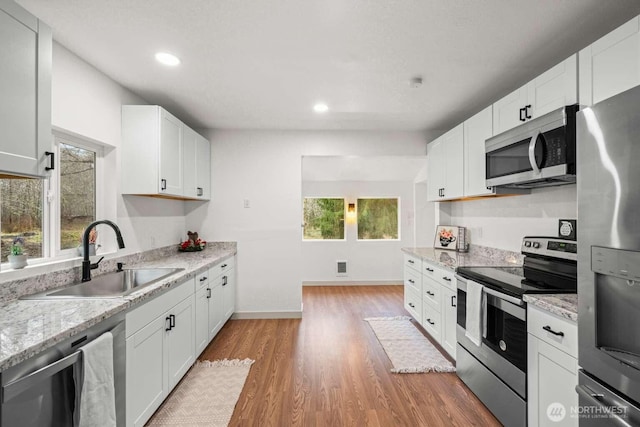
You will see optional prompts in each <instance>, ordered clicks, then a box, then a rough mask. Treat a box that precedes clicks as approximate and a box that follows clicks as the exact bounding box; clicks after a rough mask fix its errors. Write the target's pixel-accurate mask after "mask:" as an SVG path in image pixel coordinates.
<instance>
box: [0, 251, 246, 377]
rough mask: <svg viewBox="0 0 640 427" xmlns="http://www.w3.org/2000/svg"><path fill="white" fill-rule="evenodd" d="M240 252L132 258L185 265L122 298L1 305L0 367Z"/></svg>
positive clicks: (153, 263) (149, 264)
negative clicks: (178, 270) (181, 269)
mask: <svg viewBox="0 0 640 427" xmlns="http://www.w3.org/2000/svg"><path fill="white" fill-rule="evenodd" d="M235 254H236V249H235V248H228V247H217V246H213V247H211V248H210V247H207V249H205V250H204V251H202V252H193V253H174V254H171V255H169V256H166V257H164V258H161V259H156V260H153V261H146V262H144V261H139V262H136V263H128V264H127V268H131V267H178V268H184V270H183V271H180V272H177V273H175V274H172V275H171V276H168V277H166V278H165V279H163V280H160V281H158V282H157V283H154V284H153V285H150V286H147V287H145V288H142V289H140V290H139V291H136V292H133V293H131V294H129V295H127V296H124V297H120V298H110V299H69V300H44V301H37V300H13V301H9V302H6V303H4V304H2V305H0V371H2V370H5V369H7V368H8V367H10V366H13V365H16V364H18V363H20V362H22V361H24V360H27V359H28V358H30V357H32V356H34V355H36V354H37V353H40V352H42V351H44V350H45V349H47V348H49V347H51V346H53V345H54V344H56V343H58V342H60V341H63V340H64V339H66V338H69V337H72V336H74V335H76V334H78V333H80V332H81V331H83V330H85V329H87V328H89V327H91V326H93V325H95V324H97V323H99V322H100V321H102V320H104V319H106V318H108V317H110V316H113V315H114V314H116V313H119V312H122V311H124V310H127V309H130V308H131V307H134V306H136V305H138V304H141V303H143V302H144V301H146V300H148V299H150V298H153V297H155V296H157V295H159V294H160V293H162V292H164V291H166V290H167V289H169V288H171V287H173V286H176V285H178V284H179V283H182V282H184V281H185V280H187V279H189V278H191V277H195V276H196V275H197V274H199V273H201V272H203V271H205V270H206V269H208V268H209V267H211V266H213V265H215V264H218V263H220V262H222V261H224V260H225V259H227V258H230V257H231V256H233V255H235Z"/></svg>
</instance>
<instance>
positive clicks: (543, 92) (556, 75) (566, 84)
mask: <svg viewBox="0 0 640 427" xmlns="http://www.w3.org/2000/svg"><path fill="white" fill-rule="evenodd" d="M527 86H528V91H529V93H528V105H529V104H530V105H531V114H530V116H531V117H532V118H535V117H540V116H543V115H545V114H547V113H550V112H552V111H554V110H557V109H558V108H562V107H564V106H566V105H573V104H575V103H577V102H578V55H577V54H574V55H571V56H570V57H569V58H567V59H565V60H564V61H562V62H561V63H559V64H558V65H556V66H555V67H553V68H551V69H549V70H547V71H545V72H544V73H542V74H541V75H539V76H538V77H536V78H535V79H533V81H531V82H530V83H529V84H528V85H527Z"/></svg>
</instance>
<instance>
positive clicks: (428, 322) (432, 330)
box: [422, 304, 442, 343]
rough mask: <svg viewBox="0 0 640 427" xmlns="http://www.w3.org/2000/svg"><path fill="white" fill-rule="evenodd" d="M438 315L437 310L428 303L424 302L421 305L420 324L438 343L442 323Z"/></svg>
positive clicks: (440, 338) (440, 336)
mask: <svg viewBox="0 0 640 427" xmlns="http://www.w3.org/2000/svg"><path fill="white" fill-rule="evenodd" d="M440 317H441V316H440V312H439V311H436V310H435V309H434V308H433V307H432V306H430V305H429V304H424V306H423V307H422V319H423V321H422V326H423V327H424V329H425V330H426V331H427V332H428V333H429V335H431V337H432V338H433V339H434V340H436V341H437V342H438V343H440V342H441V340H442V323H440V322H441V319H440Z"/></svg>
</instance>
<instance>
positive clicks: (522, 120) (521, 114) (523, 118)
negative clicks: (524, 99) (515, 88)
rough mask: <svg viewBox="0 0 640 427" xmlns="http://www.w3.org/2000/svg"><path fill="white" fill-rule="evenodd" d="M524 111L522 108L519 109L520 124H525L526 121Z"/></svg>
mask: <svg viewBox="0 0 640 427" xmlns="http://www.w3.org/2000/svg"><path fill="white" fill-rule="evenodd" d="M525 114H526V111H525V109H524V108H521V109H520V121H521V122H526V121H527V117H526V115H525Z"/></svg>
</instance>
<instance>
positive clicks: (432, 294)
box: [427, 291, 436, 297]
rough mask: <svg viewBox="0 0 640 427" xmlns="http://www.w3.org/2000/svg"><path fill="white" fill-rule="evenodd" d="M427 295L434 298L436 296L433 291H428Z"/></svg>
mask: <svg viewBox="0 0 640 427" xmlns="http://www.w3.org/2000/svg"><path fill="white" fill-rule="evenodd" d="M427 295H429V296H431V297H433V296H435V295H436V294H434V293H433V292H431V291H427Z"/></svg>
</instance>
